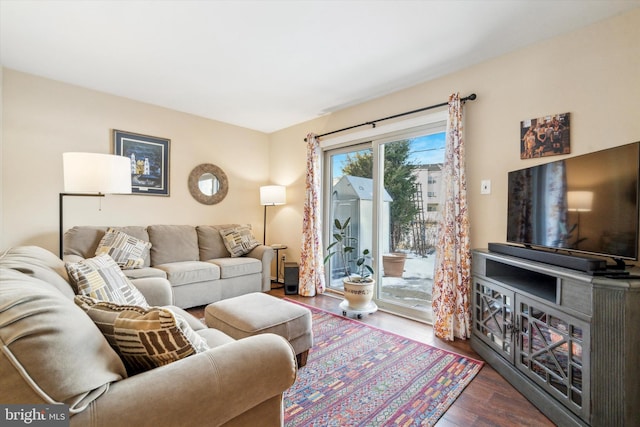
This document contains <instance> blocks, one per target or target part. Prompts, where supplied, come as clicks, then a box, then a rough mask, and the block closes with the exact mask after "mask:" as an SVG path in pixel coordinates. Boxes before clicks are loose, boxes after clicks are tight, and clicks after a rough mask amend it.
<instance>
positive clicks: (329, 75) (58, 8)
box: [0, 0, 640, 133]
mask: <svg viewBox="0 0 640 427" xmlns="http://www.w3.org/2000/svg"><path fill="white" fill-rule="evenodd" d="M639 6H640V0H627V1H617V0H555V1H551V0H547V1H544V0H527V1H521V0H510V1H506V0H497V1H494V0H475V1H473V0H467V1H452V0H423V1H419V0H413V1H402V0H398V1H392V0H386V1H385V0H377V1H373V0H359V1H337V0H336V1H331V0H324V1H312V0H299V1H294V0H282V1H275V0H264V1H242V0H237V1H231V0H228V1H224V0H217V1H214V0H209V1H206V0H198V1H191V0H185V1H178V0H165V1H152V0H144V1H134V0H121V1H98V0H93V1H80V0H69V1H60V0H49V1H45V0H36V1H31V0H0V18H1V21H0V60H1V61H2V65H3V66H4V67H7V68H10V69H14V70H19V71H23V72H27V73H31V74H35V75H39V76H43V77H47V78H50V79H54V80H59V81H62V82H67V83H72V84H75V85H79V86H82V87H86V88H90V89H95V90H98V91H103V92H107V93H110V94H114V95H119V96H123V97H127V98H131V99H135V100H139V101H143V102H147V103H150V104H155V105H159V106H163V107H167V108H171V109H174V110H178V111H183V112H187V113H191V114H195V115H198V116H202V117H207V118H211V119H215V120H220V121H223V122H227V123H231V124H235V125H238V126H243V127H247V128H250V129H256V130H259V131H263V132H267V133H270V132H273V131H276V130H279V129H282V128H285V127H288V126H291V125H294V124H296V123H300V122H303V121H306V120H310V119H313V118H315V117H318V116H319V115H323V114H326V113H330V112H332V111H336V110H339V109H341V108H344V107H347V106H350V105H355V104H358V103H361V102H363V101H366V100H369V99H373V98H376V97H379V96H382V95H385V94H387V93H391V92H395V91H397V90H400V89H403V88H406V87H409V86H412V85H415V84H418V83H421V82H424V81H428V80H431V79H434V78H436V77H439V76H442V75H445V74H448V73H451V72H454V71H457V70H460V69H463V68H465V67H468V66H470V65H473V64H476V63H479V62H482V61H485V60H487V59H489V58H492V57H495V56H498V55H501V54H504V53H507V52H509V51H513V50H516V49H519V48H522V47H524V46H526V45H528V44H531V43H535V42H537V41H540V40H544V39H547V38H551V37H553V36H556V35H558V34H561V33H565V32H569V31H572V30H575V29H577V28H579V27H582V26H585V25H588V24H590V23H592V22H596V21H599V20H602V19H605V18H608V17H611V16H613V15H617V14H620V13H623V12H625V11H628V10H630V9H632V8H635V7H639ZM454 89H455V88H452V90H454Z"/></svg>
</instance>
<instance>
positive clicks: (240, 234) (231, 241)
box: [220, 225, 260, 257]
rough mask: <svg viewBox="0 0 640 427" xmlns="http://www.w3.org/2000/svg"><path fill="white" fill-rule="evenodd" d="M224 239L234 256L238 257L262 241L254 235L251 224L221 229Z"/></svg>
mask: <svg viewBox="0 0 640 427" xmlns="http://www.w3.org/2000/svg"><path fill="white" fill-rule="evenodd" d="M220 235H221V236H222V241H223V242H224V245H225V246H226V247H227V250H228V251H229V253H230V254H231V256H232V257H238V256H242V255H245V254H247V253H249V252H251V249H253V248H255V247H256V246H259V245H260V243H259V242H258V241H257V240H256V238H255V237H253V234H252V233H251V226H250V225H240V226H238V227H233V228H224V229H221V230H220Z"/></svg>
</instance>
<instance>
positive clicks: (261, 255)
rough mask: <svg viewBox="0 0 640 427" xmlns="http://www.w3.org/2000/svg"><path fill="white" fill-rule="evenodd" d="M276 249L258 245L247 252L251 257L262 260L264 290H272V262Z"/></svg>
mask: <svg viewBox="0 0 640 427" xmlns="http://www.w3.org/2000/svg"><path fill="white" fill-rule="evenodd" d="M274 253H275V251H274V250H273V248H272V247H271V246H265V245H260V246H256V247H255V248H253V249H252V250H251V252H249V253H248V254H247V256H248V257H250V258H255V259H258V260H260V261H262V292H267V291H269V290H271V262H272V261H273V257H274Z"/></svg>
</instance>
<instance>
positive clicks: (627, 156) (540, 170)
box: [507, 142, 640, 267]
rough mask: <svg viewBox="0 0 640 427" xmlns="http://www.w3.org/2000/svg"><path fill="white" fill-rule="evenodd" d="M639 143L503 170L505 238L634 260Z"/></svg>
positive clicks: (567, 251) (568, 251) (618, 261)
mask: <svg viewBox="0 0 640 427" xmlns="http://www.w3.org/2000/svg"><path fill="white" fill-rule="evenodd" d="M639 175H640V142H635V143H632V144H627V145H622V146H619V147H615V148H609V149H606V150H601V151H596V152H593V153H589V154H585V155H580V156H575V157H570V158H565V159H562V160H558V161H554V162H550V163H545V164H541V165H537V166H532V167H528V168H525V169H520V170H516V171H512V172H509V174H508V190H509V196H508V219H507V242H509V243H517V244H521V245H524V246H525V247H534V248H535V247H538V248H546V249H552V250H559V251H562V253H565V254H568V255H572V254H574V253H576V254H590V255H597V256H602V257H607V258H613V259H614V260H615V261H616V264H617V265H618V267H620V266H624V261H623V260H638V228H639V202H638V199H639V191H640V190H639V182H640V177H639Z"/></svg>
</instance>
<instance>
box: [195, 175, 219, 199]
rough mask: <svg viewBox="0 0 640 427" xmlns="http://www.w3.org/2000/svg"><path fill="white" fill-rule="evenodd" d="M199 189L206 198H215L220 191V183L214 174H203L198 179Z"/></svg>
mask: <svg viewBox="0 0 640 427" xmlns="http://www.w3.org/2000/svg"><path fill="white" fill-rule="evenodd" d="M198 188H199V189H200V191H201V192H202V193H203V194H204V195H205V196H213V195H214V194H216V193H217V192H218V191H220V181H218V178H216V176H215V175H214V174H212V173H209V172H207V173H203V174H202V175H200V178H198Z"/></svg>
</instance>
